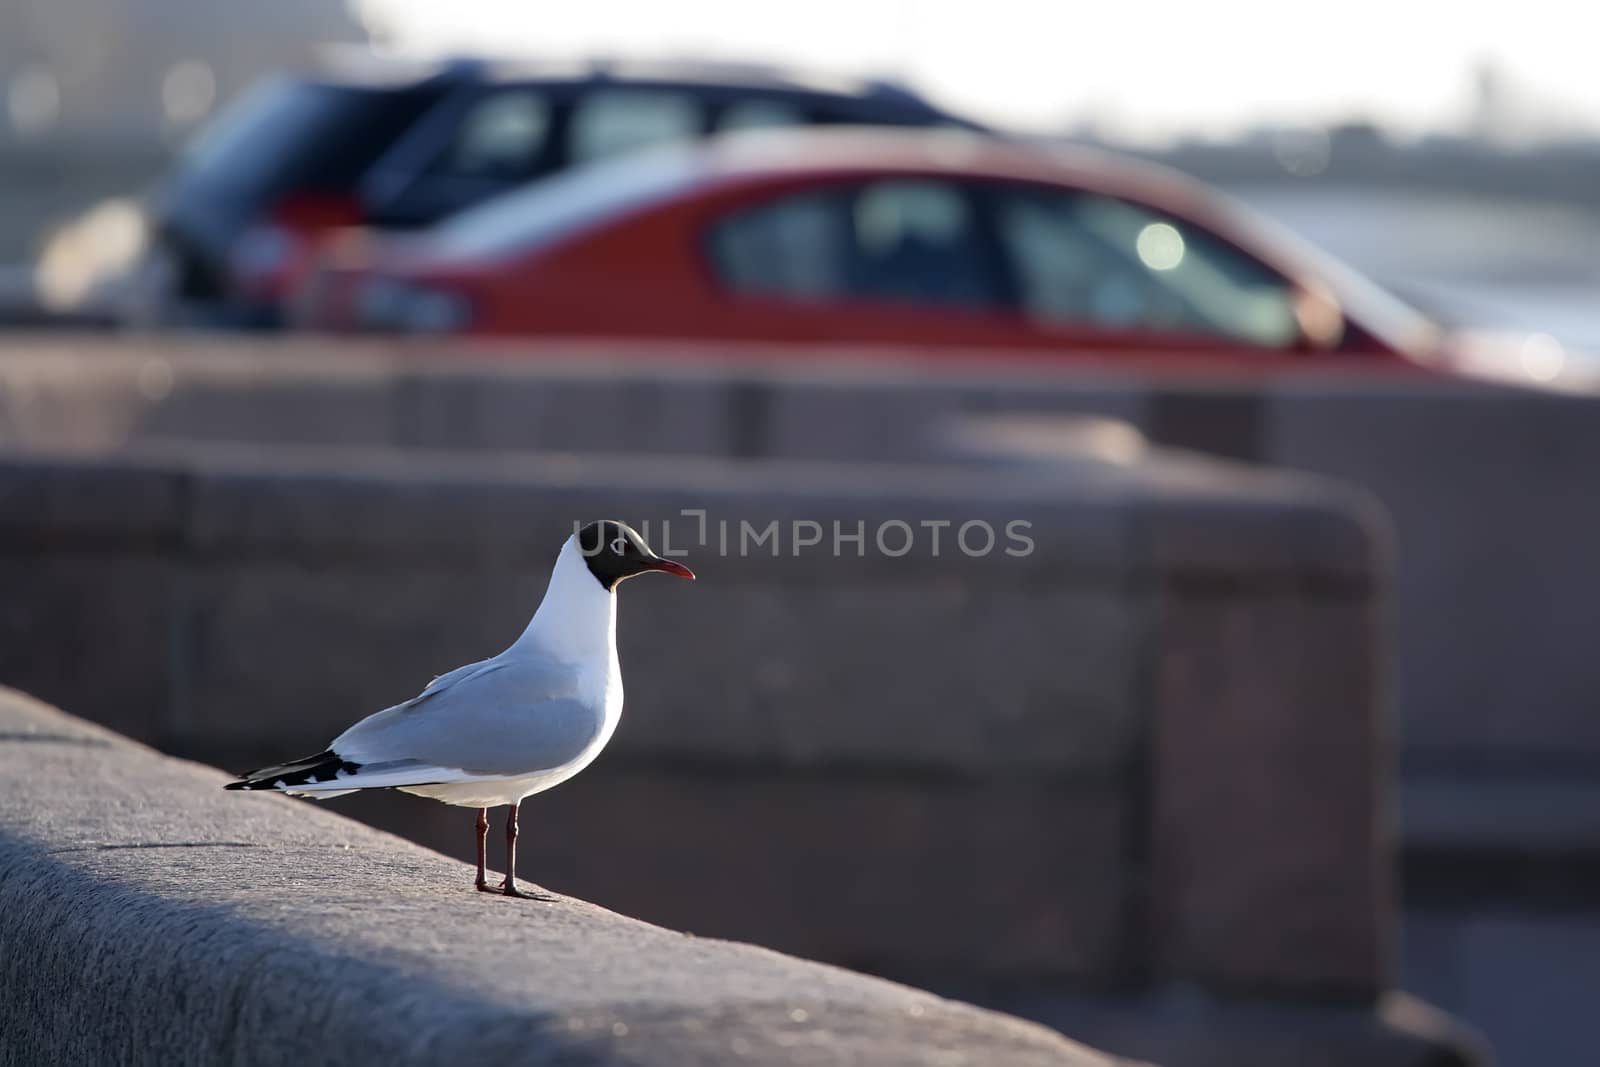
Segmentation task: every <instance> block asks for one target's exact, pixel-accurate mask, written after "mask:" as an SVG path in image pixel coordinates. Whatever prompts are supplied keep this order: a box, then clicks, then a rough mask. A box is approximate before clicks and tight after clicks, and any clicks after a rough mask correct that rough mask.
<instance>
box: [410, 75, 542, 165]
mask: <svg viewBox="0 0 1600 1067" xmlns="http://www.w3.org/2000/svg"><path fill="white" fill-rule="evenodd" d="M550 110H551V107H550V98H549V97H548V96H547V95H545V94H544V93H543V92H541V91H539V90H537V89H509V90H506V91H504V92H499V93H494V94H492V95H489V96H486V97H484V98H483V99H481V100H478V101H476V102H475V103H474V104H472V106H471V107H469V108H468V109H467V111H466V113H465V114H464V115H463V116H462V118H461V122H460V124H459V125H458V126H457V127H456V130H455V132H454V134H453V135H452V136H451V138H450V141H449V143H448V144H447V146H446V147H445V150H444V152H443V153H442V154H441V155H440V157H439V158H438V160H437V161H436V162H435V163H434V164H433V165H432V166H430V167H429V168H428V173H430V174H437V175H445V176H449V177H460V178H520V177H525V176H527V175H530V174H532V173H533V171H534V169H535V167H536V165H537V163H538V161H539V159H540V157H541V155H542V153H543V151H544V148H545V143H546V141H547V140H548V139H549V136H550Z"/></svg>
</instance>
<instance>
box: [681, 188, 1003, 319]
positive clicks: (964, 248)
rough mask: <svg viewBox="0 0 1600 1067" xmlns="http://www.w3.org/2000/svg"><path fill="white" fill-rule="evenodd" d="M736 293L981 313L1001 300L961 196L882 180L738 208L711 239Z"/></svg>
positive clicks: (720, 270)
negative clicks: (953, 308) (943, 307)
mask: <svg viewBox="0 0 1600 1067" xmlns="http://www.w3.org/2000/svg"><path fill="white" fill-rule="evenodd" d="M710 251H711V258H712V262H713V265H714V269H715V270H716V273H717V275H718V277H719V278H720V279H721V280H722V282H723V283H724V284H725V285H727V286H728V287H729V288H730V289H732V290H734V291H736V292H742V293H752V294H760V295H764V296H777V297H785V298H789V299H795V300H809V301H815V300H820V299H830V298H831V299H841V298H847V299H857V300H873V301H883V302H890V303H916V304H942V305H951V306H960V307H989V306H994V305H997V304H999V303H1000V302H1001V297H1000V284H999V279H998V277H997V276H996V274H995V272H994V271H993V270H992V269H991V260H990V257H989V256H987V255H986V254H985V250H984V247H983V241H982V238H981V234H980V229H979V225H978V220H977V217H976V214H975V212H974V210H973V205H972V201H971V199H970V197H968V196H967V195H966V194H965V192H964V191H963V190H962V189H961V187H960V186H958V185H955V184H954V183H951V182H944V181H928V180H921V179H916V180H909V179H908V180H899V179H896V180H885V181H877V182H867V183H862V184H860V185H855V186H849V187H845V188H836V189H830V190H826V191H811V192H805V193H798V194H793V195H790V196H787V197H784V198H782V199H779V200H776V201H774V202H771V203H768V204H764V205H761V206H758V207H754V208H747V209H745V210H743V211H740V212H738V213H737V214H734V215H732V216H730V217H729V218H726V219H723V220H722V221H720V222H719V223H717V224H716V225H715V226H714V227H713V228H712V231H711V235H710Z"/></svg>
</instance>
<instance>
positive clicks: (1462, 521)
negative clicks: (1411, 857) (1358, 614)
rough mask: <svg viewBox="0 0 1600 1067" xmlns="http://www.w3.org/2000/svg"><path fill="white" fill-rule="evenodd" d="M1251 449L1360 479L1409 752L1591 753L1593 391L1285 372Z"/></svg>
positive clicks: (1599, 614) (1516, 761) (1598, 520)
mask: <svg viewBox="0 0 1600 1067" xmlns="http://www.w3.org/2000/svg"><path fill="white" fill-rule="evenodd" d="M1270 412H1271V419H1270V423H1269V427H1270V435H1269V437H1268V447H1267V450H1266V452H1265V453H1264V458H1266V459H1267V460H1269V461H1271V462H1274V463H1278V464H1282V465H1284V466H1288V467H1294V468H1298V469H1301V470H1310V471H1317V472H1320V473H1324V474H1327V475H1330V476H1332V477H1336V478H1341V479H1344V480H1346V481H1349V482H1353V483H1356V484H1360V485H1364V486H1366V487H1367V488H1369V489H1370V490H1371V491H1372V492H1373V493H1374V494H1375V495H1376V496H1377V497H1378V498H1379V499H1380V500H1381V501H1382V502H1383V504H1384V506H1385V507H1387V508H1388V509H1389V511H1390V512H1391V513H1392V514H1393V516H1394V529H1395V558H1396V567H1395V575H1396V584H1395V596H1394V606H1395V626H1396V630H1395V632H1396V639H1397V651H1398V655H1397V657H1396V667H1397V678H1396V682H1397V693H1398V697H1399V706H1400V709H1401V712H1402V715H1403V720H1404V722H1405V727H1406V728H1405V734H1404V742H1405V746H1406V749H1407V750H1408V752H1409V753H1411V754H1413V755H1416V756H1419V757H1421V758H1422V759H1425V760H1432V761H1435V762H1440V761H1443V762H1449V761H1452V760H1455V761H1458V762H1461V763H1463V764H1480V765H1481V764H1483V763H1484V762H1485V761H1487V762H1489V763H1490V764H1492V763H1493V762H1494V761H1496V760H1507V761H1510V762H1511V763H1512V764H1513V765H1514V766H1517V767H1527V766H1528V760H1529V759H1530V758H1539V757H1555V758H1558V759H1561V760H1568V761H1570V760H1571V759H1572V758H1574V757H1576V756H1578V755H1579V754H1582V755H1583V756H1584V757H1585V758H1586V759H1588V760H1591V761H1592V760H1594V759H1596V758H1597V757H1600V718H1597V717H1596V716H1595V715H1594V714H1593V712H1592V709H1593V703H1594V702H1593V695H1594V693H1595V692H1596V691H1600V656H1596V655H1595V654H1594V642H1593V635H1594V634H1595V633H1597V632H1600V597H1596V596H1594V595H1592V590H1593V589H1594V588H1595V586H1596V577H1595V576H1596V568H1597V567H1600V554H1597V553H1596V551H1595V546H1596V545H1597V544H1600V493H1595V492H1592V491H1591V490H1590V487H1591V486H1592V485H1593V483H1594V481H1595V473H1594V472H1595V470H1596V467H1597V457H1600V401H1597V400H1596V399H1595V398H1593V397H1581V396H1561V395H1555V394H1549V393H1538V392H1531V391H1528V392H1523V391H1517V390H1510V389H1488V388H1484V387H1482V386H1473V385H1470V384H1466V383H1446V382H1429V383H1425V384H1416V385H1413V386H1411V387H1409V388H1407V387H1403V386H1401V385H1395V384H1390V385H1378V384H1374V383H1370V382H1367V383H1362V382H1356V383H1336V382H1326V381H1314V382H1308V383H1305V384H1303V385H1300V386H1292V385H1291V384H1288V383H1286V384H1284V385H1281V386H1279V387H1278V388H1277V389H1276V390H1275V391H1274V393H1273V396H1272V401H1271V407H1270Z"/></svg>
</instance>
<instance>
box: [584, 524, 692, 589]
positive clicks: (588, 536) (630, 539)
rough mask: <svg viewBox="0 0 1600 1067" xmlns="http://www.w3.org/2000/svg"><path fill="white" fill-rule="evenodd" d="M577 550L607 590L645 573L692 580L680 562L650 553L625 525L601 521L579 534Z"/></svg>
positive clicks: (631, 529) (639, 538)
mask: <svg viewBox="0 0 1600 1067" xmlns="http://www.w3.org/2000/svg"><path fill="white" fill-rule="evenodd" d="M578 548H579V550H581V551H582V552H583V558H584V562H585V563H587V564H588V565H589V573H590V574H592V575H594V576H595V580H596V581H598V582H599V583H600V584H601V585H603V586H605V588H606V589H607V590H608V591H610V590H613V589H616V587H617V583H618V582H621V581H625V580H626V579H628V578H632V577H633V576H634V575H636V574H643V573H645V572H646V571H660V572H661V573H663V574H671V575H675V576H676V577H679V578H693V577H694V571H691V570H690V569H689V568H688V567H685V566H684V565H683V564H681V563H675V562H673V561H672V560H670V559H662V558H661V557H660V556H658V555H656V554H655V553H654V552H653V551H651V550H650V546H649V545H647V544H645V543H644V538H642V537H640V536H639V533H638V531H637V530H635V529H634V528H633V527H631V526H629V525H628V524H627V523H625V522H618V521H617V520H615V519H602V520H600V521H599V522H591V523H590V524H589V525H587V526H585V527H584V528H583V529H581V530H579V531H578Z"/></svg>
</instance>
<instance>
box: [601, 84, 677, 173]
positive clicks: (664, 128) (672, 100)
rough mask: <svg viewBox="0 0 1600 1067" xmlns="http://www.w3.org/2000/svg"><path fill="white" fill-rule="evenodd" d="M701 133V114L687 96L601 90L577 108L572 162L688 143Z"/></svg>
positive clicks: (649, 91)
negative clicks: (650, 147)
mask: <svg viewBox="0 0 1600 1067" xmlns="http://www.w3.org/2000/svg"><path fill="white" fill-rule="evenodd" d="M702 129H704V120H703V110H702V108H701V105H700V103H699V102H698V101H697V100H696V99H695V98H694V97H693V96H690V95H689V94H688V93H680V92H664V91H653V90H642V89H602V90H599V91H596V92H591V93H587V94H585V95H584V96H583V97H582V99H580V100H579V101H578V103H577V105H576V106H575V107H574V108H573V112H572V133H571V145H570V151H571V156H572V161H573V162H574V163H586V162H589V161H592V160H596V159H604V158H606V157H607V156H614V155H618V154H620V153H623V152H631V151H634V150H636V149H640V148H646V147H648V146H650V145H655V144H661V143H664V142H671V141H683V140H688V139H690V138H693V137H698V136H699V135H700V132H701V130H702Z"/></svg>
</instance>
